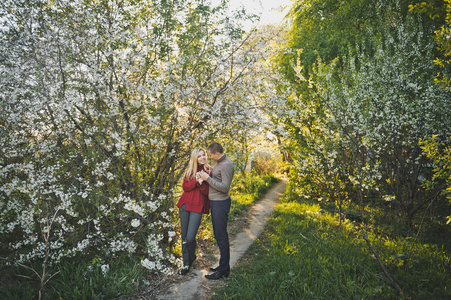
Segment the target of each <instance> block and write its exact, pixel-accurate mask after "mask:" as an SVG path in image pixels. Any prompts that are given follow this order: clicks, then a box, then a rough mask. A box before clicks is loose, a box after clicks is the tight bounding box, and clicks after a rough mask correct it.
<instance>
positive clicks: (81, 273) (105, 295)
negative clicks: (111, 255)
mask: <svg viewBox="0 0 451 300" xmlns="http://www.w3.org/2000/svg"><path fill="white" fill-rule="evenodd" d="M106 265H108V269H107V268H106V267H104V268H103V269H102V266H106ZM34 267H35V268H36V269H38V268H39V266H38V265H36V266H34ZM8 272H9V276H8V277H9V280H8V282H7V284H2V286H1V287H0V298H1V299H37V291H38V290H39V284H38V282H37V280H36V279H35V278H33V277H32V274H31V273H24V271H23V270H21V269H14V268H13V269H8ZM50 272H51V273H53V274H54V273H57V274H56V275H55V276H54V277H53V278H51V279H50V280H49V282H48V283H47V285H46V290H45V294H44V295H43V299H113V298H119V297H126V296H127V295H128V294H130V293H132V292H133V291H134V290H136V289H137V288H138V287H139V286H142V285H144V284H145V282H146V271H145V269H143V268H141V267H140V264H139V260H137V259H134V258H130V257H125V256H124V257H117V258H115V259H111V260H109V261H103V260H101V259H99V258H94V259H89V258H87V257H76V258H72V259H66V260H65V261H62V262H61V263H60V264H58V265H55V266H53V267H51V269H50ZM17 274H21V275H22V276H24V275H25V276H27V277H29V279H28V280H25V279H24V278H23V277H18V276H17ZM3 276H5V274H3ZM3 278H5V277H3ZM14 278H15V280H14Z"/></svg>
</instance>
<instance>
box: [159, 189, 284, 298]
mask: <svg viewBox="0 0 451 300" xmlns="http://www.w3.org/2000/svg"><path fill="white" fill-rule="evenodd" d="M285 186H286V180H281V181H279V182H278V183H277V184H276V185H275V186H274V187H272V188H271V189H270V190H269V191H268V192H267V193H266V194H265V195H264V196H263V197H262V199H261V200H259V201H258V202H257V203H256V204H254V205H253V206H252V207H251V208H250V209H249V212H248V214H247V218H248V224H249V225H248V226H247V227H246V228H244V230H243V231H242V232H240V233H238V234H237V235H236V236H235V237H234V238H233V239H232V240H231V241H230V268H231V269H232V272H233V267H234V266H235V264H236V263H237V262H238V260H239V259H240V258H241V257H242V256H243V255H244V253H245V252H246V251H247V249H248V248H249V247H250V245H252V243H253V242H254V240H255V239H256V238H257V237H258V236H259V234H260V233H261V232H262V230H263V228H264V227H265V225H266V222H267V221H268V220H269V218H270V216H271V214H272V212H273V210H274V208H275V207H276V204H277V201H278V200H279V197H280V196H281V195H282V193H283V192H284V191H285ZM217 259H218V261H219V257H217ZM207 274H209V271H208V270H207V269H191V270H190V272H189V273H188V274H187V275H185V276H186V277H187V278H186V280H183V282H178V283H174V284H172V285H171V286H170V287H169V290H167V291H166V293H165V294H162V295H158V296H157V299H162V300H164V299H190V300H194V299H206V298H207V295H206V293H207V292H208V291H209V290H210V287H209V286H210V285H211V284H213V282H216V281H213V282H211V281H209V280H207V279H205V277H204V276H205V275H207Z"/></svg>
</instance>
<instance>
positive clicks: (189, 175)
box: [185, 148, 211, 180]
mask: <svg viewBox="0 0 451 300" xmlns="http://www.w3.org/2000/svg"><path fill="white" fill-rule="evenodd" d="M201 151H203V152H204V153H205V155H207V151H205V150H204V149H202V148H195V149H194V150H193V151H192V152H191V157H190V159H189V163H188V167H187V168H186V171H185V178H186V179H187V180H192V179H193V178H196V173H197V157H198V156H199V152H201ZM204 170H205V171H207V172H210V170H211V167H210V166H209V165H208V163H205V165H204Z"/></svg>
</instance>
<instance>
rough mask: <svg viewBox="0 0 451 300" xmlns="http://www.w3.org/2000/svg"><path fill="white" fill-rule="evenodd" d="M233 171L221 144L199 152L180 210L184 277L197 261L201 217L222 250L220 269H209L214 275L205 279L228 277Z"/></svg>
mask: <svg viewBox="0 0 451 300" xmlns="http://www.w3.org/2000/svg"><path fill="white" fill-rule="evenodd" d="M207 154H208V156H209V157H210V158H211V159H212V160H213V161H214V162H215V164H214V166H213V168H212V167H210V166H209V165H208V164H207ZM233 174H234V168H233V164H232V162H231V161H230V160H229V158H228V157H227V156H226V154H225V153H224V149H223V148H222V146H221V145H220V144H218V143H212V144H211V145H210V146H208V148H207V151H205V150H203V149H202V148H196V149H194V150H193V152H192V153H191V158H190V161H189V164H188V168H187V169H186V172H185V176H184V178H183V193H182V196H181V197H180V200H179V202H178V203H177V207H179V215H180V225H181V231H182V232H181V233H182V255H183V268H182V270H181V271H180V274H181V275H185V274H187V273H188V271H189V268H190V267H191V265H192V263H193V262H194V260H195V259H196V235H197V230H198V229H199V225H200V222H201V219H202V214H203V213H205V214H209V213H210V210H211V221H212V223H213V232H214V236H215V239H216V243H217V244H218V247H219V252H220V259H219V266H218V267H215V268H210V271H212V272H213V273H212V274H209V275H205V277H206V278H207V279H211V280H217V279H220V278H223V277H227V276H229V272H230V247H229V236H228V234H227V218H228V213H229V211H230V205H231V199H230V196H229V191H230V184H231V183H232V179H233Z"/></svg>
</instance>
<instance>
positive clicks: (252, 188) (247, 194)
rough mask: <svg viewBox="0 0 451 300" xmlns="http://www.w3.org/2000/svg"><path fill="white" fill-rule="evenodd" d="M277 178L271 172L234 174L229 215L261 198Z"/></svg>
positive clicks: (234, 214) (240, 210)
mask: <svg viewBox="0 0 451 300" xmlns="http://www.w3.org/2000/svg"><path fill="white" fill-rule="evenodd" d="M278 180H279V179H278V178H277V177H275V176H274V175H271V174H258V173H255V172H251V173H247V174H246V176H243V175H241V174H235V176H234V177H233V181H232V190H231V192H230V197H231V198H232V207H231V209H230V216H231V217H233V216H236V215H238V214H239V213H241V212H243V211H246V210H247V209H248V208H249V207H250V206H251V205H252V204H254V202H255V201H256V200H258V199H260V198H261V196H263V195H264V194H265V193H266V192H267V191H268V190H269V189H270V188H271V187H272V185H273V184H274V183H276V182H277V181H278Z"/></svg>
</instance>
